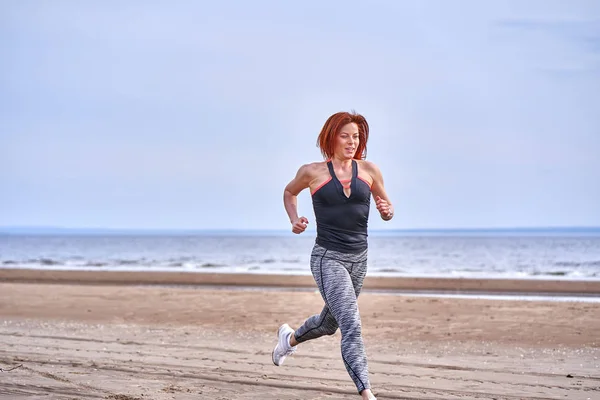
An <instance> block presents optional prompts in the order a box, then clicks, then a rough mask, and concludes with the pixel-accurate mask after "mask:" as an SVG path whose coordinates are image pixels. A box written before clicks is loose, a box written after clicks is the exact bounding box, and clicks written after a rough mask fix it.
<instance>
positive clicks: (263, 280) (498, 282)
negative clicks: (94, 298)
mask: <svg viewBox="0 0 600 400" xmlns="http://www.w3.org/2000/svg"><path fill="white" fill-rule="evenodd" d="M0 282H4V283H53V284H87V285H129V286H130V285H160V286H168V285H175V286H199V287H210V286H213V287H233V288H244V287H248V288H285V289H316V285H315V283H314V280H313V277H312V276H311V275H291V274H289V275H288V274H260V273H215V272H197V271H193V272H192V271H190V272H182V271H177V272H165V271H89V270H66V269H65V270H61V269H52V270H45V269H21V268H0ZM364 289H365V290H369V291H387V292H409V293H410V292H413V293H430V292H435V293H441V294H503V295H510V294H514V295H524V294H530V295H545V296H550V295H555V296H559V295H560V296H566V295H571V296H573V295H576V296H587V297H590V296H591V297H595V296H598V297H600V280H592V281H590V280H575V279H564V280H563V279H550V278H548V279H541V278H536V279H512V278H451V277H381V276H367V277H366V278H365V283H364Z"/></svg>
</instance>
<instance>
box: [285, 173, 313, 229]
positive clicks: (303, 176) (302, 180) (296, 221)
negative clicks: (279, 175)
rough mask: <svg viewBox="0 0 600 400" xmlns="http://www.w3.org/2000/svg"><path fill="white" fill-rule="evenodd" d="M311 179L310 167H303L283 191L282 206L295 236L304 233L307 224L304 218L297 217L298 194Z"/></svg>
mask: <svg viewBox="0 0 600 400" xmlns="http://www.w3.org/2000/svg"><path fill="white" fill-rule="evenodd" d="M311 179H312V178H311V173H310V166H309V165H303V166H301V167H300V168H299V169H298V172H297V173H296V176H295V177H294V179H292V180H291V181H290V183H288V184H287V186H286V187H285V189H284V191H283V206H284V207H285V211H286V212H287V215H288V217H289V218H290V223H291V224H292V232H294V233H296V234H298V233H302V232H304V230H305V229H306V225H307V224H308V219H307V218H306V217H298V194H299V193H300V192H301V191H303V190H304V189H306V188H308V187H309V185H310V181H311Z"/></svg>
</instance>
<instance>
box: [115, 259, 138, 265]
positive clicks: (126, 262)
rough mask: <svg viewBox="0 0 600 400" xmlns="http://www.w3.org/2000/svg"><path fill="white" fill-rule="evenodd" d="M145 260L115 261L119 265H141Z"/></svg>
mask: <svg viewBox="0 0 600 400" xmlns="http://www.w3.org/2000/svg"><path fill="white" fill-rule="evenodd" d="M142 262H143V260H115V263H116V264H117V265H140V264H141V263H142Z"/></svg>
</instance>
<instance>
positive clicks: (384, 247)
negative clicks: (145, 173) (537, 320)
mask: <svg viewBox="0 0 600 400" xmlns="http://www.w3.org/2000/svg"><path fill="white" fill-rule="evenodd" d="M313 243H314V235H311V234H310V233H305V234H303V235H299V236H297V235H292V234H286V233H283V234H233V233H232V234H191V235H181V234H170V235H142V234H128V235H124V234H104V235H99V234H95V235H91V234H80V235H77V234H60V235H47V234H46V235H24V234H19V235H0V268H37V269H88V270H89V269H91V270H169V271H197V272H226V273H240V272H249V273H267V274H270V273H283V274H306V275H307V274H310V269H309V258H310V251H311V248H312V246H313ZM369 246H370V247H369V248H370V251H369V275H371V276H440V277H486V278H494V277H503V278H553V279H588V280H595V279H600V234H595V235H556V234H554V235H546V236H544V235H541V234H540V235H531V234H521V235H496V234H493V233H491V234H484V233H482V234H469V235H461V234H460V233H456V234H450V235H437V236H434V235H410V234H409V235H407V234H404V235H401V234H393V233H392V234H389V233H388V234H371V236H370V238H369Z"/></svg>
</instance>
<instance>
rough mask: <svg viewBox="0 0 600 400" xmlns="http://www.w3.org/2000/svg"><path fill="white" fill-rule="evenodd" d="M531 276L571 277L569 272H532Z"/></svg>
mask: <svg viewBox="0 0 600 400" xmlns="http://www.w3.org/2000/svg"><path fill="white" fill-rule="evenodd" d="M531 275H533V276H567V275H569V272H567V271H544V272H539V271H535V272H532V273H531Z"/></svg>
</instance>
